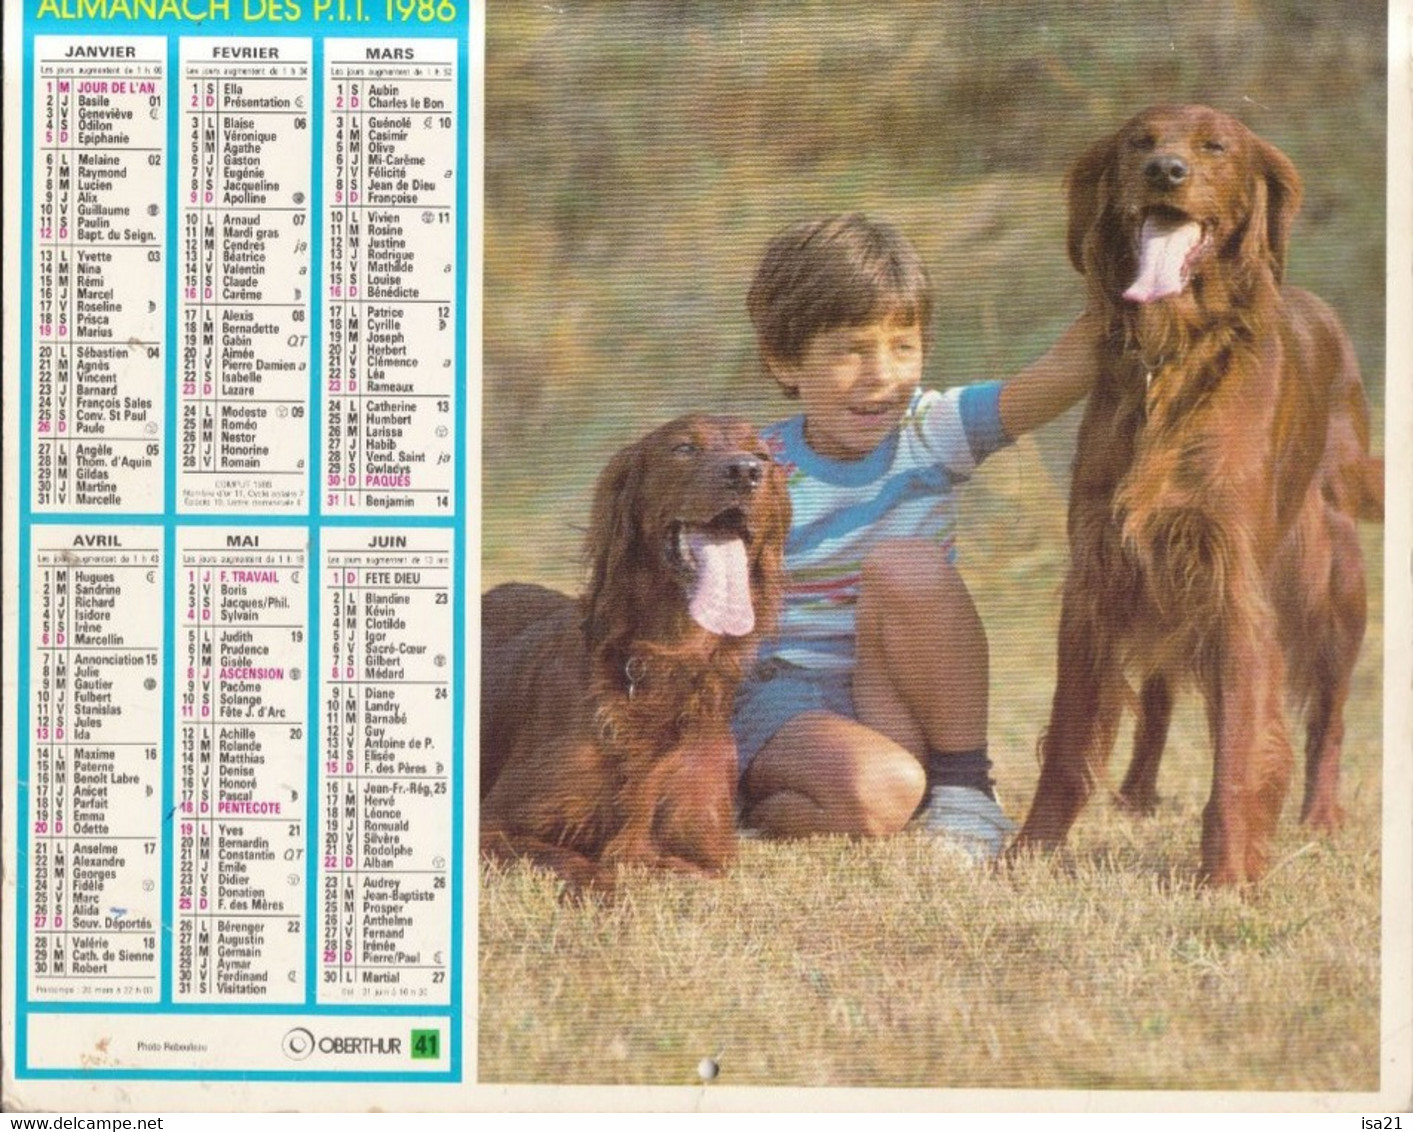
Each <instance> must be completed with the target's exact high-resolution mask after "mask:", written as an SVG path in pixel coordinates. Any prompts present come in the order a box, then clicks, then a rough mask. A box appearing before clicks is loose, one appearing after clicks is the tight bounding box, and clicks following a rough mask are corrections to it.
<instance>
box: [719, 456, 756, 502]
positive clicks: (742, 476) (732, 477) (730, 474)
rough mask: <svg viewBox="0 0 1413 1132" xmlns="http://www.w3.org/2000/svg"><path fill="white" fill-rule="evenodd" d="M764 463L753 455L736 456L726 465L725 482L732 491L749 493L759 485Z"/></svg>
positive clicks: (743, 493)
mask: <svg viewBox="0 0 1413 1132" xmlns="http://www.w3.org/2000/svg"><path fill="white" fill-rule="evenodd" d="M764 475H765V465H764V464H762V463H761V462H760V460H758V459H756V457H754V456H736V457H733V458H732V459H731V460H730V462H728V463H727V465H726V484H727V486H728V487H730V488H731V490H732V491H739V492H740V493H741V494H742V495H749V494H750V493H751V492H753V491H755V489H756V488H757V487H759V486H760V481H761V479H762V478H763V477H764Z"/></svg>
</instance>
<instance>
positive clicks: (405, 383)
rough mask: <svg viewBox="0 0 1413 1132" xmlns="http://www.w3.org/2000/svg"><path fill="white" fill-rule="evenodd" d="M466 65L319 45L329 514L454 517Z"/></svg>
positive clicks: (425, 52)
mask: <svg viewBox="0 0 1413 1132" xmlns="http://www.w3.org/2000/svg"><path fill="white" fill-rule="evenodd" d="M456 55H457V45H456V43H455V42H454V41H446V40H431V41H413V40H393V41H387V40H384V41H380V42H379V43H378V44H377V45H376V46H375V45H372V44H370V43H368V42H367V41H355V40H330V41H328V42H327V43H326V44H325V48H324V58H325V70H324V77H323V78H324V153H323V183H324V207H323V214H324V215H323V219H322V223H323V225H324V260H325V272H324V295H323V303H322V306H323V312H324V313H323V320H324V322H323V327H324V330H323V355H324V357H323V372H322V381H323V383H324V390H323V392H324V419H323V422H322V443H323V453H324V469H323V471H324V482H323V487H322V492H323V507H324V511H325V513H329V514H338V513H362V514H409V515H411V514H417V515H444V516H450V515H451V514H452V511H453V508H454V506H455V500H454V467H455V464H454V460H453V455H454V453H455V451H456V444H457V436H456V421H457V419H458V409H457V406H456V405H455V404H454V392H455V357H456V341H457V318H456V313H455V312H456V298H457V278H456V248H457V233H458V227H459V223H460V218H459V217H458V216H457V200H458V194H457V189H456V181H457V165H456V162H457V145H458V140H459V136H460V129H461V123H459V122H457V120H456V105H457V100H456V91H457V74H456Z"/></svg>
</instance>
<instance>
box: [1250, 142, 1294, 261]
mask: <svg viewBox="0 0 1413 1132" xmlns="http://www.w3.org/2000/svg"><path fill="white" fill-rule="evenodd" d="M1258 146H1259V149H1258V153H1259V164H1260V168H1261V175H1262V179H1263V184H1264V187H1265V194H1266V244H1267V247H1268V248H1269V249H1270V256H1271V265H1272V270H1273V271H1274V273H1275V277H1276V282H1277V283H1279V282H1280V281H1281V279H1282V278H1284V276H1285V260H1286V251H1287V249H1288V248H1289V247H1290V229H1291V227H1292V226H1293V225H1294V223H1295V216H1296V214H1297V213H1298V212H1299V211H1300V200H1301V196H1302V195H1303V190H1302V188H1301V185H1300V174H1299V173H1298V172H1296V169H1295V165H1294V163H1293V162H1292V161H1291V160H1290V158H1288V157H1287V156H1286V155H1285V154H1283V153H1282V152H1281V151H1280V150H1278V149H1277V148H1276V147H1275V146H1273V145H1271V144H1270V143H1269V142H1265V141H1261V142H1259V143H1258Z"/></svg>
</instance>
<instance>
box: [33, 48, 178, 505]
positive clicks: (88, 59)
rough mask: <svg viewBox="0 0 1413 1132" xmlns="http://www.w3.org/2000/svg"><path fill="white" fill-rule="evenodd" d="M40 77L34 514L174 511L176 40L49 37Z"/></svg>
mask: <svg viewBox="0 0 1413 1132" xmlns="http://www.w3.org/2000/svg"><path fill="white" fill-rule="evenodd" d="M32 81H33V84H34V86H33V93H34V163H33V164H34V181H33V184H32V186H31V191H32V193H33V202H34V205H33V225H34V228H33V232H32V240H31V249H32V250H31V263H30V269H31V277H32V279H33V297H32V302H33V306H32V310H33V317H32V323H33V325H32V326H31V327H30V331H31V340H32V342H33V358H32V361H33V381H32V394H31V399H30V405H31V408H30V419H29V420H28V421H27V422H26V423H25V427H26V428H27V429H28V430H29V434H30V444H31V454H32V458H33V470H34V474H33V481H32V483H33V486H32V505H33V507H34V509H35V510H38V511H128V512H155V511H160V510H161V509H162V505H163V483H162V472H163V460H162V452H163V436H162V420H163V412H164V380H163V379H164V370H165V364H166V363H165V360H164V359H165V348H164V345H163V329H164V326H165V320H166V276H167V264H166V255H167V249H166V246H165V245H166V239H165V236H166V226H167V171H166V140H167V76H166V41H165V40H164V39H160V38H150V37H140V38H123V39H120V38H109V37H84V38H68V37H60V36H36V37H35V40H34V72H33V80H32Z"/></svg>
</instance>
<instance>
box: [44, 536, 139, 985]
mask: <svg viewBox="0 0 1413 1132" xmlns="http://www.w3.org/2000/svg"><path fill="white" fill-rule="evenodd" d="M161 544H162V534H161V531H159V530H154V529H148V528H139V527H96V528H84V527H68V526H64V527H50V526H43V527H36V528H35V531H34V549H33V551H32V558H31V574H30V577H31V583H30V588H29V610H28V616H29V635H30V657H29V665H30V681H29V693H28V696H29V704H28V706H29V711H30V721H29V732H30V736H29V754H28V782H29V790H30V806H29V819H28V820H29V821H30V828H29V830H28V831H27V833H28V836H29V847H30V852H29V865H28V871H27V872H28V875H27V877H26V883H27V884H28V889H29V898H30V907H29V916H28V924H27V930H28V933H29V936H28V944H29V956H30V965H29V994H30V996H31V997H32V998H35V999H42V1000H83V1001H110V1002H111V1001H144V1000H150V999H154V998H155V997H156V996H157V992H158V962H159V959H158V955H159V950H158V937H159V935H160V929H161V923H162V916H161V910H160V900H161V893H160V883H161V860H162V857H161V837H162V833H161V830H162V815H161V803H162V761H161V744H162V688H161V673H162V653H163V647H162V616H161V611H162V597H161V595H162V553H161Z"/></svg>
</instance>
